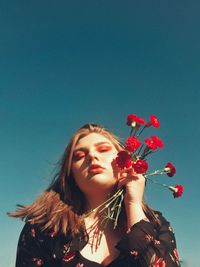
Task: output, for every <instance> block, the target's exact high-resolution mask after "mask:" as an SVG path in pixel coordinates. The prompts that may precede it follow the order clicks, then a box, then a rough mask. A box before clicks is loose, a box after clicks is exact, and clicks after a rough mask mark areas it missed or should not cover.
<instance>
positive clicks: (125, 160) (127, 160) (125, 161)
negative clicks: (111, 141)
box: [116, 150, 133, 169]
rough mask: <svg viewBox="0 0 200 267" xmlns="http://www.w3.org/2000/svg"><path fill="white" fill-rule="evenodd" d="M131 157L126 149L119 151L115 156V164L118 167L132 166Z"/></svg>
mask: <svg viewBox="0 0 200 267" xmlns="http://www.w3.org/2000/svg"><path fill="white" fill-rule="evenodd" d="M132 163H133V162H132V157H131V155H129V154H128V153H127V152H126V151H124V150H123V151H120V152H118V154H117V157H116V164H117V165H118V167H119V168H121V169H124V168H130V167H131V166H132Z"/></svg>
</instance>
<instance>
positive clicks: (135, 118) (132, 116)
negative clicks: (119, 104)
mask: <svg viewBox="0 0 200 267" xmlns="http://www.w3.org/2000/svg"><path fill="white" fill-rule="evenodd" d="M134 123H136V124H146V121H145V120H143V119H142V118H140V117H138V116H137V115H135V114H129V115H128V116H127V118H126V124H127V125H128V126H132V127H134V126H135V125H134Z"/></svg>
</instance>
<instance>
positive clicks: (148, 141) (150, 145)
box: [144, 138, 157, 150]
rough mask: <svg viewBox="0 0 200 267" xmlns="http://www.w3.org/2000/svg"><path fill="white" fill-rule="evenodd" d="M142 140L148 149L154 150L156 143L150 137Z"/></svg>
mask: <svg viewBox="0 0 200 267" xmlns="http://www.w3.org/2000/svg"><path fill="white" fill-rule="evenodd" d="M144 142H145V144H146V145H147V146H148V148H149V149H153V150H156V148H157V145H156V143H155V142H154V141H153V140H152V139H150V138H146V139H145V140H144Z"/></svg>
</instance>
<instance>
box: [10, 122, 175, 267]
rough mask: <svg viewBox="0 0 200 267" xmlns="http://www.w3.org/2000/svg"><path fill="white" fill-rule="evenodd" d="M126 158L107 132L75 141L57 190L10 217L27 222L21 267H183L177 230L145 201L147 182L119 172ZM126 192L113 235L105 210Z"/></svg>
mask: <svg viewBox="0 0 200 267" xmlns="http://www.w3.org/2000/svg"><path fill="white" fill-rule="evenodd" d="M120 150H123V145H122V144H120V142H119V141H118V138H117V137H116V136H115V135H114V134H112V133H111V132H109V131H108V130H106V129H105V128H103V127H102V126H100V125H96V124H87V125H84V126H83V127H82V128H80V129H79V130H78V131H77V132H76V133H75V134H74V136H73V137H72V139H71V140H70V142H69V144H68V146H67V147H66V150H65V152H64V155H63V157H62V159H61V161H60V165H59V170H58V173H57V175H56V176H55V179H54V181H53V182H52V184H51V185H50V186H49V188H48V189H47V190H46V191H45V192H44V193H43V194H42V195H41V196H39V197H38V199H36V201H35V202H33V204H31V205H29V206H20V207H19V209H18V210H17V211H16V212H12V213H9V215H10V216H13V217H21V218H22V219H23V220H24V221H25V222H26V223H25V226H24V228H23V230H22V232H21V235H20V238H19V243H18V249H17V259H16V267H23V266H24V267H32V266H44V267H61V266H62V267H98V266H99V267H100V266H107V267H129V266H130V267H134V266H135V267H136V266H137V267H146V266H152V267H177V266H180V263H179V259H178V254H177V249H176V241H175V237H174V234H173V232H172V229H171V227H170V224H169V222H167V221H166V220H165V218H164V217H163V216H162V215H161V213H160V212H156V211H153V210H152V209H150V208H149V207H148V206H147V204H145V203H144V201H143V194H144V187H145V178H144V177H143V176H142V175H138V174H136V173H134V172H130V171H128V170H123V171H121V170H119V168H118V167H117V165H116V163H115V158H116V156H117V153H118V152H119V151H120ZM121 187H125V195H124V200H123V205H122V211H121V213H120V216H119V220H118V225H117V227H116V228H115V229H114V228H113V223H112V221H110V222H109V221H107V222H108V223H107V224H106V227H105V224H103V223H102V222H103V220H104V219H105V216H106V214H104V212H101V211H100V208H98V207H101V208H102V206H104V205H102V203H104V202H105V201H106V200H108V199H109V198H110V197H111V196H112V195H113V194H114V193H115V192H116V190H117V189H118V188H121ZM104 211H106V209H104Z"/></svg>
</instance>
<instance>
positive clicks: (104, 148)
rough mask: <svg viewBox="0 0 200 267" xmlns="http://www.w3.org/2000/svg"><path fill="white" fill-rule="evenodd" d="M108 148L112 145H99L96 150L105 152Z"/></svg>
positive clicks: (110, 148)
mask: <svg viewBox="0 0 200 267" xmlns="http://www.w3.org/2000/svg"><path fill="white" fill-rule="evenodd" d="M110 150H112V147H111V146H101V147H99V148H98V151H99V152H102V153H103V152H107V151H110Z"/></svg>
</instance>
